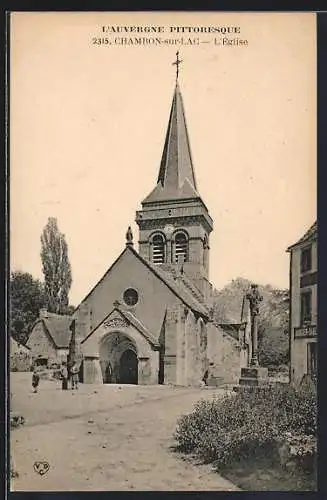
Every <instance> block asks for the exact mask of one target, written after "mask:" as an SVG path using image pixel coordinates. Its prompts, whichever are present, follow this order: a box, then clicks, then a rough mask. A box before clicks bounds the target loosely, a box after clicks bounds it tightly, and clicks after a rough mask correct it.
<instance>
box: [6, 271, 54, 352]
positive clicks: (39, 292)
mask: <svg viewBox="0 0 327 500" xmlns="http://www.w3.org/2000/svg"><path fill="white" fill-rule="evenodd" d="M9 301H10V333H11V335H12V336H13V337H14V338H15V339H16V340H17V341H18V342H20V343H22V344H25V343H26V341H27V339H28V335H29V332H30V329H31V326H32V325H33V323H34V321H35V320H36V319H37V318H38V316H39V311H40V309H41V308H42V307H43V306H44V304H45V294H44V287H43V284H42V283H41V281H40V280H37V279H34V278H33V276H32V275H31V274H29V273H24V272H21V271H14V272H12V273H11V276H10V284H9Z"/></svg>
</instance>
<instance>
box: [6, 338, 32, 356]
mask: <svg viewBox="0 0 327 500" xmlns="http://www.w3.org/2000/svg"><path fill="white" fill-rule="evenodd" d="M30 350H31V349H30V347H28V346H27V345H23V344H20V343H19V342H17V340H15V339H14V338H12V337H10V353H11V354H19V353H29V352H30Z"/></svg>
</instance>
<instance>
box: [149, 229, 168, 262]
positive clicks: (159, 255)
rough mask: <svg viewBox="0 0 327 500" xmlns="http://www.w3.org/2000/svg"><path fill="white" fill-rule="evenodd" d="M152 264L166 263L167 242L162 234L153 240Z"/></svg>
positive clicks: (155, 236) (156, 235)
mask: <svg viewBox="0 0 327 500" xmlns="http://www.w3.org/2000/svg"><path fill="white" fill-rule="evenodd" d="M152 262H153V263H154V264H163V263H164V262H165V240H164V237H163V236H162V234H155V235H154V236H153V238H152Z"/></svg>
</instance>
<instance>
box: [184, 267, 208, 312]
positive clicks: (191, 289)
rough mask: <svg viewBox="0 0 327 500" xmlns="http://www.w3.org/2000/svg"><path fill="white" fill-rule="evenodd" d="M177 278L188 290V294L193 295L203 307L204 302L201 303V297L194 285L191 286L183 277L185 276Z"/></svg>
mask: <svg viewBox="0 0 327 500" xmlns="http://www.w3.org/2000/svg"><path fill="white" fill-rule="evenodd" d="M179 278H180V279H181V280H182V282H183V283H184V285H185V286H186V287H187V288H188V289H189V290H190V292H191V293H192V295H194V297H196V299H197V300H198V301H199V302H201V304H203V305H205V304H204V301H203V296H202V294H201V292H200V291H199V290H198V289H197V288H196V286H195V285H193V283H192V282H191V281H190V280H189V279H188V278H186V277H185V275H183V274H182V275H180V276H179Z"/></svg>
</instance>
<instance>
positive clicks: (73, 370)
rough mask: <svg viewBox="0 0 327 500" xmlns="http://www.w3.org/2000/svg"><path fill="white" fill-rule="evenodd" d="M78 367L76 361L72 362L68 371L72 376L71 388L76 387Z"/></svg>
mask: <svg viewBox="0 0 327 500" xmlns="http://www.w3.org/2000/svg"><path fill="white" fill-rule="evenodd" d="M78 372H79V368H78V366H77V364H76V363H74V364H73V366H72V367H71V370H70V373H71V376H72V389H78V382H79V375H78Z"/></svg>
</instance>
